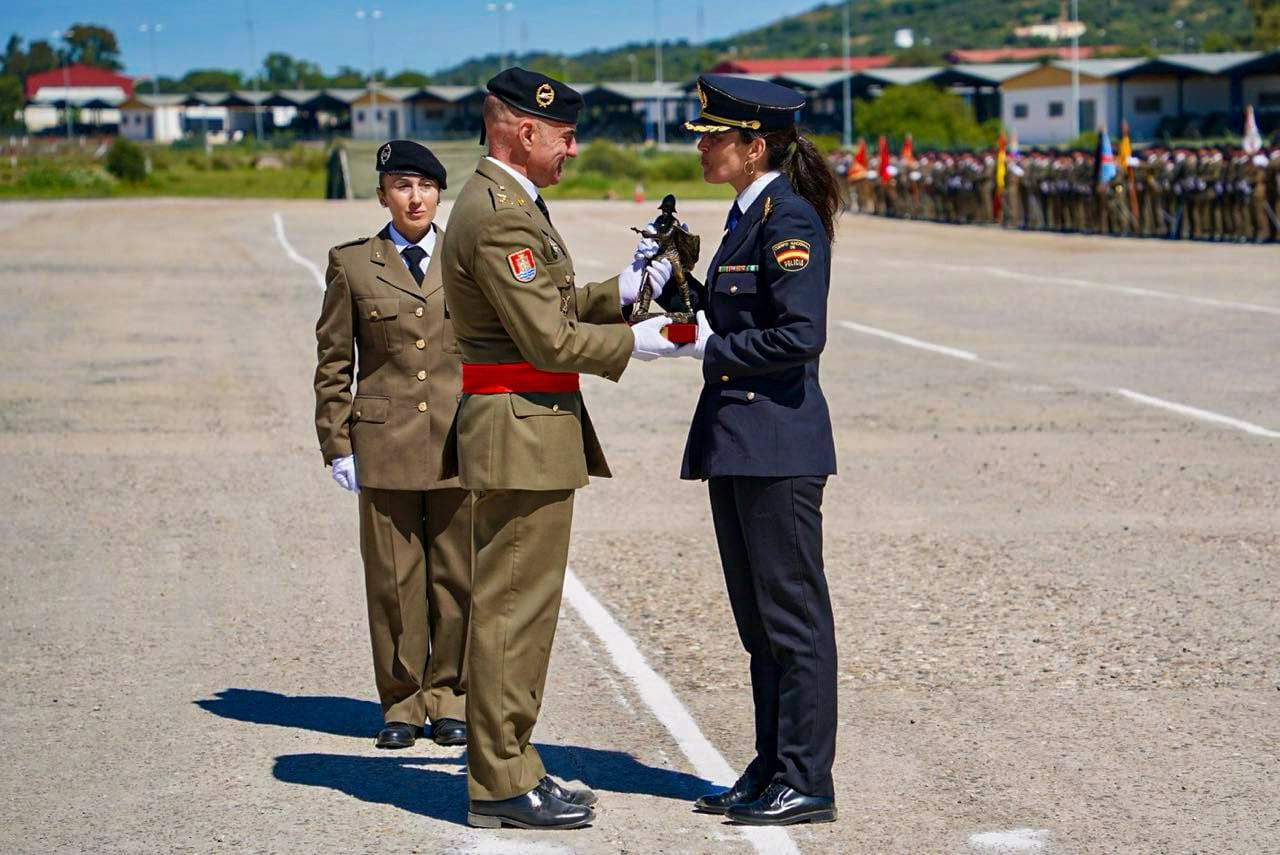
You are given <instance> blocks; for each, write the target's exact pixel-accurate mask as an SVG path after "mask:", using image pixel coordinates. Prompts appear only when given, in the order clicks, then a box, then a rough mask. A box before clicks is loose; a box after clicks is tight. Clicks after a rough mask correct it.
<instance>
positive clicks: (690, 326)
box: [631, 194, 701, 344]
mask: <svg viewBox="0 0 1280 855" xmlns="http://www.w3.org/2000/svg"><path fill="white" fill-rule="evenodd" d="M658 209H659V210H660V211H662V213H661V214H659V215H658V218H657V219H656V220H654V221H653V231H648V230H646V229H637V228H632V229H631V230H632V231H633V232H637V233H638V234H640V235H641V236H642V237H646V238H649V239H650V240H654V241H657V242H658V248H657V249H656V250H655V251H654V252H653V254H652V255H650V256H649V258H648V259H647V260H646V261H645V266H644V272H643V274H642V279H641V280H640V293H639V294H638V295H637V296H636V302H635V306H634V307H633V308H632V310H631V323H633V324H638V323H640V321H644V320H648V319H649V318H656V317H659V316H666V317H668V318H671V323H670V324H669V325H667V326H666V327H664V328H663V330H662V334H663V335H665V336H666V337H667V339H668V340H669V341H672V342H674V343H676V344H688V343H689V342H692V341H695V340H696V339H697V337H698V321H697V318H696V317H695V316H694V311H693V300H692V298H691V297H690V294H689V280H688V277H689V276H691V275H692V273H691V271H692V270H693V266H694V265H695V264H697V263H698V248H699V244H700V243H701V240H700V239H699V238H698V236H697V235H695V234H691V233H690V232H689V230H688V228H686V227H685V225H684V223H682V222H680V221H679V220H678V219H676V197H675V196H673V195H671V194H667V196H666V198H664V199H663V200H662V204H661V205H659V206H658ZM660 258H665V259H666V260H667V261H669V262H671V278H670V279H669V280H668V287H669V286H670V284H671V283H675V286H676V289H677V293H678V294H679V297H680V302H679V303H678V304H677V305H678V306H683V310H677V311H673V312H651V311H649V307H650V304H651V303H652V302H653V285H652V283H651V282H650V281H649V268H650V266H651V265H652V264H653V262H655V261H657V260H658V259H660Z"/></svg>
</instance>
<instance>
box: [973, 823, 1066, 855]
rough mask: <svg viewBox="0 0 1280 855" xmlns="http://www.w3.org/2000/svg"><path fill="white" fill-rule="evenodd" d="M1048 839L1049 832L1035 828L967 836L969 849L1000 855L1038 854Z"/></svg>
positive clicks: (985, 832) (984, 832)
mask: <svg viewBox="0 0 1280 855" xmlns="http://www.w3.org/2000/svg"><path fill="white" fill-rule="evenodd" d="M1048 838H1049V832H1048V831H1045V830H1043V829H1036V828H1014V829H1011V830H1009V831H982V832H979V833H977V834H970V835H969V848H971V849H977V850H978V851H979V852H991V853H996V855H1000V853H1006V852H1007V853H1014V852H1039V851H1040V850H1042V849H1044V845H1045V843H1046V841H1047V840H1048Z"/></svg>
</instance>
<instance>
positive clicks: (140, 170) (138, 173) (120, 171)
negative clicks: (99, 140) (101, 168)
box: [107, 137, 147, 183]
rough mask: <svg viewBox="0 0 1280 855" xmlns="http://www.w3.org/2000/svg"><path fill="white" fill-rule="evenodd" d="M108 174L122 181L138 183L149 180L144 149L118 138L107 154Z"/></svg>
mask: <svg viewBox="0 0 1280 855" xmlns="http://www.w3.org/2000/svg"><path fill="white" fill-rule="evenodd" d="M107 172H110V173H111V174H112V175H114V176H115V177H116V178H119V179H120V180H121V181H129V182H133V183H137V182H139V181H145V180H146V179H147V156H146V155H145V154H143V152H142V147H141V146H139V145H137V144H136V143H131V142H129V141H128V140H127V139H125V138H124V137H116V140H115V142H113V143H112V144H111V149H110V150H109V151H108V152H107Z"/></svg>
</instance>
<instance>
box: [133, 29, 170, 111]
mask: <svg viewBox="0 0 1280 855" xmlns="http://www.w3.org/2000/svg"><path fill="white" fill-rule="evenodd" d="M163 28H164V24H141V25H139V27H138V32H140V33H149V34H150V35H149V38H148V40H149V41H150V42H151V94H152V95H155V94H156V93H158V92H159V91H160V89H159V88H158V86H159V77H160V73H159V72H158V71H157V70H156V34H158V33H159V32H160V30H161V29H163Z"/></svg>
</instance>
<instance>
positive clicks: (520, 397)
mask: <svg viewBox="0 0 1280 855" xmlns="http://www.w3.org/2000/svg"><path fill="white" fill-rule="evenodd" d="M575 406H576V404H575V402H574V400H573V399H572V398H570V397H569V396H566V395H559V394H555V393H550V394H547V393H538V392H526V393H524V394H513V395H512V396H511V412H512V413H514V414H515V417H516V418H518V419H526V418H529V417H530V416H568V415H572V414H573V413H574V411H575Z"/></svg>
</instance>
